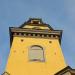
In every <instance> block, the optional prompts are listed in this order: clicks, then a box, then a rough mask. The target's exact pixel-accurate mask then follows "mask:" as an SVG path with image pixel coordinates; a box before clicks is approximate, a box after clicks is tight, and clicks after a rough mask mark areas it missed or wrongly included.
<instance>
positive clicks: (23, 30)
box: [3, 18, 67, 75]
mask: <svg viewBox="0 0 75 75" xmlns="http://www.w3.org/2000/svg"><path fill="white" fill-rule="evenodd" d="M9 29H10V47H11V48H10V53H9V56H8V60H7V64H6V68H5V72H4V73H3V75H54V74H55V73H57V72H58V71H60V70H62V69H63V68H65V67H66V66H67V65H66V63H65V60H64V57H63V54H62V50H61V38H62V30H55V29H53V28H52V27H51V26H50V25H49V24H46V23H44V22H43V21H42V19H38V18H30V19H29V20H28V21H26V22H25V23H24V24H22V25H21V26H20V27H10V28H9Z"/></svg>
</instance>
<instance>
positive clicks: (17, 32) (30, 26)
mask: <svg viewBox="0 0 75 75" xmlns="http://www.w3.org/2000/svg"><path fill="white" fill-rule="evenodd" d="M9 30H10V42H11V43H12V40H13V36H24V37H34V35H36V36H35V38H39V37H40V38H49V39H50V38H54V39H59V42H60V43H61V37H62V30H54V29H53V28H52V27H51V26H50V25H49V24H46V23H44V22H43V21H42V19H40V18H29V20H28V21H26V22H24V23H23V24H22V25H21V26H20V27H10V28H9ZM38 35H39V37H38Z"/></svg>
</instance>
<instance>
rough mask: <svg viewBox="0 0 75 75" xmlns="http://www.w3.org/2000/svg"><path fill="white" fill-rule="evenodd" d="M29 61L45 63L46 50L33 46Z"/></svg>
mask: <svg viewBox="0 0 75 75" xmlns="http://www.w3.org/2000/svg"><path fill="white" fill-rule="evenodd" d="M29 59H30V60H34V61H44V50H43V48H42V47H40V46H32V47H31V48H30V50H29Z"/></svg>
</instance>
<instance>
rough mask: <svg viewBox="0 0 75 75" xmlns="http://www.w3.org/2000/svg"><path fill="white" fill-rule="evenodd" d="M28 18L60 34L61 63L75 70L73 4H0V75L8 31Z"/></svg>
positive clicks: (35, 0)
mask: <svg viewBox="0 0 75 75" xmlns="http://www.w3.org/2000/svg"><path fill="white" fill-rule="evenodd" d="M30 17H32V18H34V17H36V18H42V19H43V21H44V22H46V23H48V24H50V25H51V26H52V27H53V28H54V29H62V30H63V36H62V44H61V46H62V51H63V54H64V57H65V61H66V62H67V64H68V65H70V66H71V67H72V68H75V0H0V74H1V73H2V72H3V71H4V68H5V65H6V61H7V57H8V54H9V51H10V47H9V46H10V43H9V27H12V26H20V25H21V24H22V23H24V22H25V21H26V20H28V18H30Z"/></svg>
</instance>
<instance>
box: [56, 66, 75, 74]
mask: <svg viewBox="0 0 75 75" xmlns="http://www.w3.org/2000/svg"><path fill="white" fill-rule="evenodd" d="M66 72H70V73H71V75H75V69H72V68H71V67H70V66H67V67H65V68H64V69H62V70H61V71H59V72H58V73H56V74H55V75H63V74H64V73H66Z"/></svg>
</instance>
